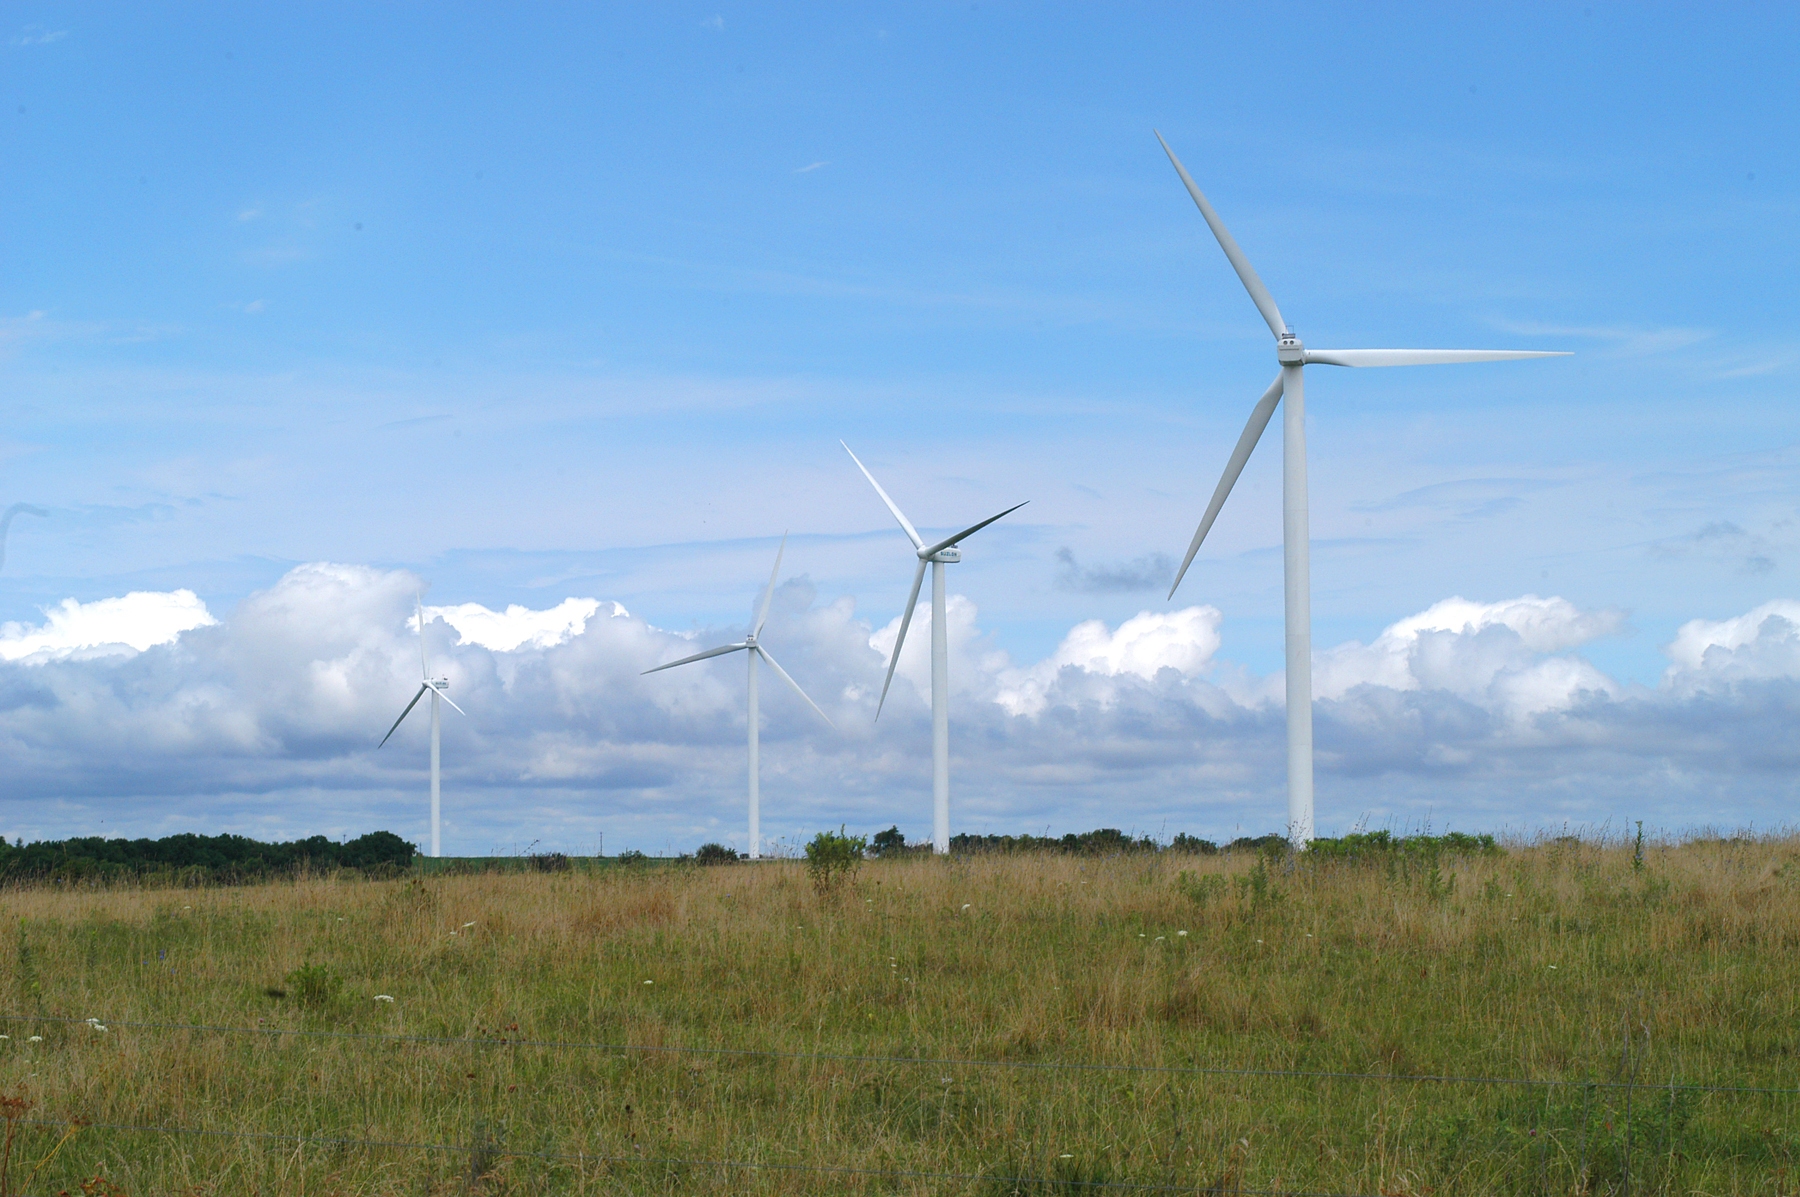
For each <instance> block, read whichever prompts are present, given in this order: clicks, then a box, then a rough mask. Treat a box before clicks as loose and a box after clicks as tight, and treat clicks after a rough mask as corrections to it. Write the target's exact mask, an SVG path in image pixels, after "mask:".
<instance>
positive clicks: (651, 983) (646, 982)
mask: <svg viewBox="0 0 1800 1197" xmlns="http://www.w3.org/2000/svg"><path fill="white" fill-rule="evenodd" d="M644 984H646V985H654V984H656V982H655V981H645V982H644Z"/></svg>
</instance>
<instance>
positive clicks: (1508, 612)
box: [1313, 594, 1624, 718]
mask: <svg viewBox="0 0 1800 1197" xmlns="http://www.w3.org/2000/svg"><path fill="white" fill-rule="evenodd" d="M1623 622H1624V618H1623V616H1622V615H1621V614H1620V613H1618V612H1616V611H1582V610H1580V609H1579V608H1577V607H1576V606H1575V605H1574V604H1573V603H1571V602H1569V601H1568V600H1567V599H1562V598H1539V597H1538V596H1537V595H1535V594H1527V595H1524V596H1522V597H1520V598H1516V599H1508V600H1505V601H1503V602H1497V603H1480V602H1473V601H1471V600H1469V599H1465V598H1460V597H1457V598H1448V599H1444V600H1443V601H1442V602H1438V603H1434V604H1432V605H1431V606H1430V607H1428V608H1426V609H1425V610H1424V611H1421V612H1419V613H1418V614H1417V615H1412V616H1409V617H1407V618H1406V619H1402V620H1400V621H1399V622H1397V623H1394V624H1391V625H1389V626H1388V627H1387V628H1385V629H1383V631H1382V633H1381V635H1380V636H1378V637H1376V638H1375V641H1374V643H1372V644H1367V645H1365V644H1360V643H1357V642H1355V641H1352V642H1350V643H1347V644H1340V645H1338V646H1337V647H1335V648H1331V649H1327V650H1325V651H1323V652H1319V653H1315V654H1314V659H1313V693H1314V695H1315V696H1317V697H1319V698H1322V699H1337V698H1343V697H1344V696H1345V695H1347V694H1348V693H1350V691H1352V690H1353V689H1355V688H1356V687H1357V686H1363V685H1371V686H1384V687H1386V688H1388V689H1391V690H1401V691H1407V690H1442V691H1445V692H1447V693H1450V694H1454V695H1456V696H1457V697H1458V698H1461V699H1463V700H1464V701H1467V702H1472V703H1474V704H1476V705H1477V706H1481V707H1483V708H1485V709H1488V710H1493V711H1496V712H1501V713H1505V714H1507V715H1511V716H1513V717H1517V718H1522V717H1525V716H1529V715H1534V714H1538V713H1540V712H1543V711H1553V710H1564V709H1567V708H1568V707H1569V706H1571V705H1573V704H1574V703H1575V702H1576V701H1577V700H1578V698H1579V697H1580V696H1581V695H1582V694H1583V693H1588V692H1596V693H1604V694H1617V693H1618V691H1619V687H1618V684H1617V683H1616V682H1614V681H1613V680H1612V679H1611V678H1609V677H1607V676H1606V675H1605V674H1603V673H1601V672H1600V671H1599V670H1598V669H1595V668H1594V667H1593V666H1592V665H1590V664H1588V663H1587V662H1586V661H1584V660H1582V659H1581V658H1579V657H1569V656H1550V657H1548V659H1546V654H1555V653H1565V652H1567V651H1568V650H1570V649H1574V648H1578V647H1580V646H1581V645H1583V644H1586V643H1588V642H1590V641H1592V640H1595V639H1597V638H1599V637H1601V636H1605V635H1610V634H1612V633H1614V632H1616V631H1618V630H1619V628H1620V627H1621V625H1622V624H1623Z"/></svg>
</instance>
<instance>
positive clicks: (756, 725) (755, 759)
mask: <svg viewBox="0 0 1800 1197" xmlns="http://www.w3.org/2000/svg"><path fill="white" fill-rule="evenodd" d="M785 552H787V534H786V533H785V532H784V533H782V536H781V547H780V548H778V549H776V550H775V568H774V569H772V570H770V571H769V585H768V588H767V589H766V590H764V591H763V596H762V605H761V606H760V607H758V608H757V611H756V624H755V626H754V627H752V628H751V629H750V634H749V635H748V636H745V637H744V638H743V639H742V640H740V641H738V643H736V644H722V645H720V646H719V647H718V648H709V649H707V650H706V651H705V652H703V653H695V654H694V655H693V656H691V657H683V658H681V660H679V661H670V662H669V663H668V664H666V665H658V666H657V667H656V668H654V669H646V670H644V673H645V674H650V673H661V672H662V671H663V670H665V669H673V668H675V667H676V666H677V665H691V664H693V663H694V662H695V661H704V660H706V659H707V658H708V657H722V656H724V655H725V654H727V653H735V652H742V653H745V654H746V655H747V656H748V659H749V663H750V665H749V668H750V683H749V700H748V702H747V703H746V706H747V708H748V713H749V723H750V859H751V860H756V859H758V857H759V856H760V855H761V853H762V786H761V780H760V774H761V772H762V742H761V735H760V724H761V718H760V716H759V715H758V713H757V706H756V660H757V658H758V657H761V658H762V659H763V660H765V661H767V662H768V663H769V668H770V669H773V670H774V671H775V672H776V673H778V674H780V675H781V680H782V681H784V682H786V683H787V684H788V685H790V686H792V687H793V688H794V693H795V694H798V695H799V696H800V697H801V698H804V699H806V705H807V706H809V707H811V708H812V709H813V710H815V711H818V712H819V718H821V719H823V720H825V726H827V727H829V728H831V729H832V730H833V731H835V730H837V724H835V723H833V722H832V721H831V719H830V717H829V716H827V715H826V714H825V712H824V711H820V710H819V704H818V703H816V702H814V701H813V700H812V699H810V698H807V696H806V691H804V690H802V689H801V688H800V683H799V682H797V681H795V680H794V679H793V678H791V677H789V676H788V671H787V670H785V669H783V668H782V667H781V666H780V665H779V664H778V663H777V662H776V660H775V658H774V657H772V656H770V655H769V650H768V649H766V648H764V647H763V645H762V642H761V641H760V640H758V639H757V637H759V636H761V635H762V630H763V624H764V623H766V622H767V621H768V618H769V600H770V599H772V598H774V597H775V579H776V577H777V576H778V575H779V574H780V573H781V555H782V554H783V553H785ZM639 676H640V677H641V676H643V675H642V674H640V675H639Z"/></svg>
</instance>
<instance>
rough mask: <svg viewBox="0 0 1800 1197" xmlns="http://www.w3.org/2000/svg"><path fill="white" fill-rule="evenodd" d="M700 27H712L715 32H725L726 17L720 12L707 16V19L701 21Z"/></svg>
mask: <svg viewBox="0 0 1800 1197" xmlns="http://www.w3.org/2000/svg"><path fill="white" fill-rule="evenodd" d="M700 28H702V29H710V30H712V31H713V32H714V33H724V32H725V18H724V17H722V16H720V15H719V14H718V13H714V14H713V15H712V16H710V17H708V18H706V20H704V21H702V22H700Z"/></svg>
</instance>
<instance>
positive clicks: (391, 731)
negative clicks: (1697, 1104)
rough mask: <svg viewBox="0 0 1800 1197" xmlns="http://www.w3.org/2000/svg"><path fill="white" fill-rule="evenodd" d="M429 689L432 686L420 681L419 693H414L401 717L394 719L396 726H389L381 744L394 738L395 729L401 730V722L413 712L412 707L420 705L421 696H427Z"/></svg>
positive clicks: (378, 745) (378, 746)
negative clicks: (426, 692)
mask: <svg viewBox="0 0 1800 1197" xmlns="http://www.w3.org/2000/svg"><path fill="white" fill-rule="evenodd" d="M429 689H431V687H430V686H427V685H426V684H425V683H424V682H420V683H419V692H418V693H417V694H414V695H413V700H412V701H411V702H409V703H407V704H406V709H405V710H404V711H401V712H400V718H399V719H396V720H394V726H393V727H390V728H388V734H387V735H385V736H383V737H381V744H386V743H387V742H388V740H389V739H390V738H392V736H393V734H394V732H395V731H397V730H399V727H400V724H401V722H402V721H403V720H404V719H405V718H406V717H407V716H408V715H410V714H412V709H413V708H414V707H416V706H418V705H419V700H420V699H421V698H424V697H425V691H427V690H429ZM381 744H377V745H375V747H377V748H380V747H381Z"/></svg>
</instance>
